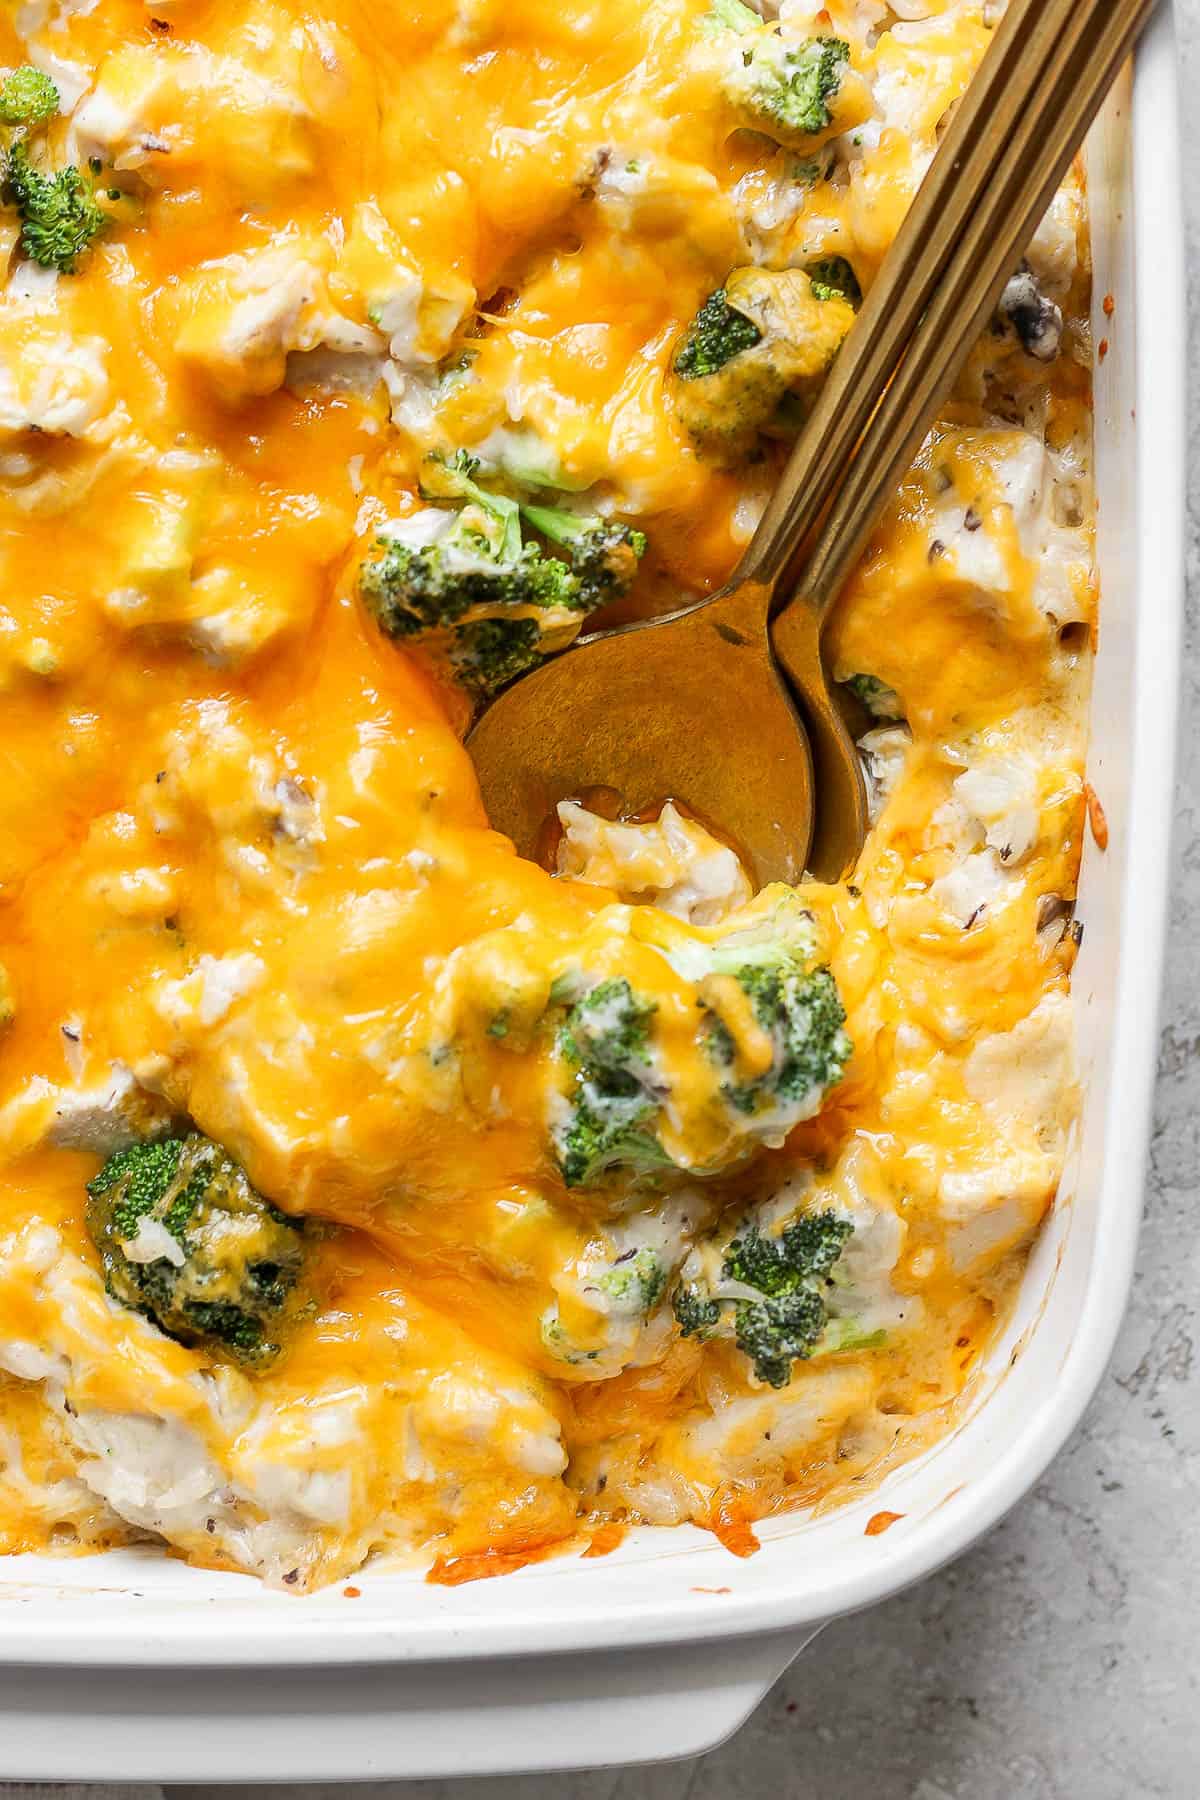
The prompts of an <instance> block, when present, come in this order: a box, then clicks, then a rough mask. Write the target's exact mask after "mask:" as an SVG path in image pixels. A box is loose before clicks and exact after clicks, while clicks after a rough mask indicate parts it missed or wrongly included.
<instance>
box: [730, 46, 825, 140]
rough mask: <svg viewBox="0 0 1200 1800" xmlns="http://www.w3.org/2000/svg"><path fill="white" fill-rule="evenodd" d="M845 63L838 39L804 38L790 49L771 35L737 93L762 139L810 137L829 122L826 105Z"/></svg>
mask: <svg viewBox="0 0 1200 1800" xmlns="http://www.w3.org/2000/svg"><path fill="white" fill-rule="evenodd" d="M849 61H850V46H849V44H847V43H845V42H844V40H843V39H841V38H834V37H817V38H809V40H808V41H807V43H804V44H801V45H799V46H798V47H795V46H792V45H790V44H786V45H785V44H784V42H783V40H782V39H781V38H778V37H775V36H774V35H771V36H769V37H768V38H766V39H765V40H764V41H763V43H762V44H761V45H760V46H759V47H758V48H757V49H756V50H755V52H754V53H753V56H752V58H751V61H750V63H749V65H748V67H747V68H746V70H745V76H746V78H747V79H746V80H745V81H744V82H743V83H741V84H740V85H741V91H742V92H743V93H744V94H745V97H746V100H747V102H748V104H749V105H750V107H751V109H752V111H753V112H754V114H755V115H756V117H757V118H759V119H761V122H762V129H763V130H764V131H766V132H767V133H768V135H771V136H773V135H775V134H776V133H777V132H783V133H784V134H785V140H786V141H790V140H792V139H793V138H795V137H815V136H816V134H817V133H818V132H820V131H825V130H826V129H827V128H828V127H829V126H830V125H832V123H833V113H832V111H831V109H830V105H829V103H830V101H831V100H832V99H833V98H834V96H835V95H836V94H837V92H838V89H839V88H840V87H841V85H842V78H843V76H844V74H845V71H846V68H847V66H848V64H849Z"/></svg>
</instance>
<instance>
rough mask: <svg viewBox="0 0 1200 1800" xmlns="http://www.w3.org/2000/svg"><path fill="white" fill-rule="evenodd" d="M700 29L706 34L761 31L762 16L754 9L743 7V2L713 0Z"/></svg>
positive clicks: (740, 0)
mask: <svg viewBox="0 0 1200 1800" xmlns="http://www.w3.org/2000/svg"><path fill="white" fill-rule="evenodd" d="M700 29H701V31H705V32H718V31H740V32H747V31H760V30H761V29H762V16H761V14H759V13H756V12H755V11H754V9H753V8H752V7H749V6H743V5H742V0H712V5H711V6H710V7H709V9H708V11H707V12H706V13H705V15H704V17H703V18H702V19H701V21H700Z"/></svg>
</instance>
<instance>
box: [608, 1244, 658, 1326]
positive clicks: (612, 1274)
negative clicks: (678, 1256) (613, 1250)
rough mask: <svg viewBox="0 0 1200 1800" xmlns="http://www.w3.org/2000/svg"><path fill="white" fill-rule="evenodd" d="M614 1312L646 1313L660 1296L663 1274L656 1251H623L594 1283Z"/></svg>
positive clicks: (643, 1248) (646, 1249) (644, 1249)
mask: <svg viewBox="0 0 1200 1800" xmlns="http://www.w3.org/2000/svg"><path fill="white" fill-rule="evenodd" d="M596 1285H597V1287H598V1288H599V1290H600V1292H601V1293H602V1294H603V1295H604V1297H605V1299H606V1300H607V1301H608V1303H609V1305H610V1306H611V1307H612V1309H613V1310H614V1311H627V1312H639V1313H643V1314H644V1313H650V1312H653V1311H654V1308H655V1307H656V1306H657V1305H658V1303H659V1301H660V1300H661V1299H662V1297H663V1289H664V1288H665V1287H666V1285H667V1271H666V1267H665V1265H664V1263H663V1259H662V1257H661V1256H660V1255H659V1253H658V1251H657V1250H651V1249H649V1248H647V1247H646V1246H645V1245H643V1246H642V1248H641V1249H639V1250H625V1251H622V1253H621V1255H620V1256H618V1258H617V1260H616V1262H615V1263H614V1264H613V1266H612V1268H611V1269H609V1270H607V1271H606V1273H605V1274H603V1275H602V1276H601V1277H600V1279H599V1281H598V1282H597V1283H596Z"/></svg>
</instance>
